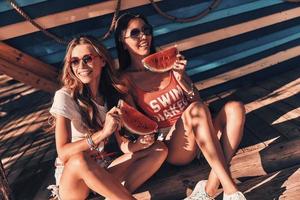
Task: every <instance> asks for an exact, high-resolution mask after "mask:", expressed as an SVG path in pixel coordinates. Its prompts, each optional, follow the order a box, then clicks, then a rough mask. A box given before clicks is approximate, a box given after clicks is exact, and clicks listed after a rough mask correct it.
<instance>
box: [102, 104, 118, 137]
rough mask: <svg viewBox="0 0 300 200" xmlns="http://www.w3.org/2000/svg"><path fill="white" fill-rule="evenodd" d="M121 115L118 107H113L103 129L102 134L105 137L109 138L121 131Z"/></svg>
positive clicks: (108, 113) (107, 114)
mask: <svg viewBox="0 0 300 200" xmlns="http://www.w3.org/2000/svg"><path fill="white" fill-rule="evenodd" d="M120 113H121V111H120V109H119V108H117V107H113V108H112V109H111V110H110V111H108V112H107V113H106V118H105V122H104V126H103V129H102V134H103V135H104V137H108V136H110V135H111V134H112V133H113V132H115V131H119V130H120V129H121V118H120Z"/></svg>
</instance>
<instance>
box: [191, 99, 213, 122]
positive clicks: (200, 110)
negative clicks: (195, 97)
mask: <svg viewBox="0 0 300 200" xmlns="http://www.w3.org/2000/svg"><path fill="white" fill-rule="evenodd" d="M185 117H186V121H187V122H188V123H191V124H190V125H192V126H194V125H198V124H199V122H200V121H201V120H207V118H208V117H210V113H209V109H208V107H207V105H205V104H204V103H202V102H193V103H191V104H190V105H189V107H188V109H187V112H186V113H185Z"/></svg>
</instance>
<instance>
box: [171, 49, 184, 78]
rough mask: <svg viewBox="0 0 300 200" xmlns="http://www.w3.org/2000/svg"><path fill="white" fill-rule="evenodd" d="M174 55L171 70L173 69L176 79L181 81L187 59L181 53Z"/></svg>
mask: <svg viewBox="0 0 300 200" xmlns="http://www.w3.org/2000/svg"><path fill="white" fill-rule="evenodd" d="M176 57H177V60H176V61H175V63H174V65H173V71H174V75H175V77H176V79H177V80H178V81H181V80H182V79H183V77H184V74H185V68H186V64H187V60H186V59H185V58H184V56H183V55H181V54H179V53H178V54H177V56H176Z"/></svg>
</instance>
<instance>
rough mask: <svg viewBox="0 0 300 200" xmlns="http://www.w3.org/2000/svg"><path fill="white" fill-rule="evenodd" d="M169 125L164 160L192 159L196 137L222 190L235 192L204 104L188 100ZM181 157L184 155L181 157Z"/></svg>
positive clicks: (180, 161) (173, 161)
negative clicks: (190, 102)
mask: <svg viewBox="0 0 300 200" xmlns="http://www.w3.org/2000/svg"><path fill="white" fill-rule="evenodd" d="M173 128H174V131H173V132H172V130H171V133H170V134H171V139H170V141H169V144H168V147H169V154H168V161H170V162H171V163H174V164H176V163H179V164H181V163H184V162H186V161H188V160H192V159H193V158H194V155H195V149H196V147H195V141H196V142H197V144H198V146H199V147H200V149H201V151H202V153H203V155H204V156H205V158H206V160H207V161H208V163H209V165H210V166H211V167H212V169H213V171H214V172H215V173H216V175H217V177H219V179H220V182H221V184H222V186H223V188H224V191H225V193H227V194H231V193H234V192H236V191H237V188H236V185H235V184H234V182H233V181H232V179H231V177H230V174H229V170H228V166H227V164H226V162H225V158H224V155H223V152H222V149H221V145H220V142H219V140H218V137H217V135H216V133H215V129H214V127H213V124H212V120H211V116H210V113H209V110H208V108H207V106H206V105H205V104H203V103H201V102H194V103H192V104H191V105H190V106H189V107H188V108H187V109H186V110H185V111H184V113H183V116H182V117H181V119H179V120H178V121H177V122H176V125H175V126H174V127H173ZM183 133H184V134H183ZM180 139H181V140H182V141H183V142H187V143H184V144H183V145H182V142H181V143H180V142H179V143H178V141H180ZM191 140H194V142H193V141H192V142H191V143H188V142H189V141H191ZM180 151H181V153H180ZM174 152H175V153H174ZM184 157H188V158H187V159H185V160H184V159H183V158H184ZM183 161H184V162H183Z"/></svg>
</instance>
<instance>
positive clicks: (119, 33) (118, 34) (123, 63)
mask: <svg viewBox="0 0 300 200" xmlns="http://www.w3.org/2000/svg"><path fill="white" fill-rule="evenodd" d="M132 19H142V20H143V21H144V22H145V24H147V25H148V26H150V27H152V25H151V24H149V22H148V20H147V18H146V17H145V16H144V15H142V14H132V13H124V14H122V15H121V16H120V17H119V18H118V19H117V21H116V26H115V35H114V36H115V43H116V48H117V53H118V58H119V71H120V72H121V73H122V71H124V70H126V69H127V68H128V67H129V66H130V64H131V59H130V55H129V52H128V51H127V50H126V49H125V48H124V45H123V37H124V32H125V31H126V29H127V28H128V24H129V22H130V21H131V20H132ZM152 35H153V33H152ZM155 52H156V50H155V46H154V38H153V37H152V40H151V44H150V54H152V53H155Z"/></svg>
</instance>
